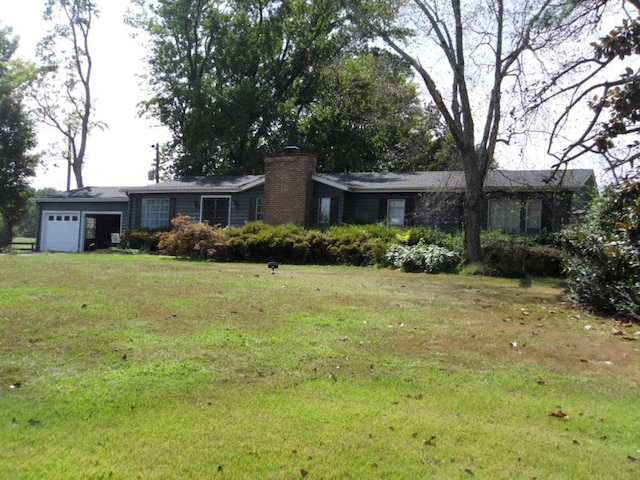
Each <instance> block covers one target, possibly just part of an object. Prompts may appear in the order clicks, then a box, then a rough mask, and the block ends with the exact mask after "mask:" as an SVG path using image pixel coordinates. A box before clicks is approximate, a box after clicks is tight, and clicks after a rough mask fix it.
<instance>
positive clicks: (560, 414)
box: [549, 410, 568, 418]
mask: <svg viewBox="0 0 640 480" xmlns="http://www.w3.org/2000/svg"><path fill="white" fill-rule="evenodd" d="M549 416H550V417H556V418H566V417H568V415H567V414H566V413H564V412H563V411H562V410H558V411H556V412H551V413H550V414H549Z"/></svg>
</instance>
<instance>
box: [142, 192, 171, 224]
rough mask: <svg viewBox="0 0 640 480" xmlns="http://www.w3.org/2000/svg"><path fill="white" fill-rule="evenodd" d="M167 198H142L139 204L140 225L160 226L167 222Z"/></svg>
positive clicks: (168, 203) (168, 206)
mask: <svg viewBox="0 0 640 480" xmlns="http://www.w3.org/2000/svg"><path fill="white" fill-rule="evenodd" d="M169 208H170V202H169V198H143V199H142V204H141V206H140V226H141V227H146V228H161V227H166V226H168V224H169Z"/></svg>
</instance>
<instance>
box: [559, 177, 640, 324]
mask: <svg viewBox="0 0 640 480" xmlns="http://www.w3.org/2000/svg"><path fill="white" fill-rule="evenodd" d="M564 239H565V242H566V244H567V249H568V251H569V253H570V254H571V256H570V257H569V259H568V260H567V266H566V267H567V272H568V276H569V290H570V291H571V293H572V295H573V297H574V298H575V300H576V301H578V302H580V303H582V304H584V305H588V306H589V307H592V308H594V309H595V310H598V311H604V312H610V313H615V314H617V315H620V316H622V317H626V318H633V319H636V320H638V319H640V174H638V173H637V174H636V175H635V176H634V177H631V178H629V179H627V180H626V181H624V182H623V183H621V184H619V185H614V186H611V187H608V188H607V189H606V190H605V192H604V193H603V195H602V197H601V198H599V199H596V200H595V201H594V202H593V204H592V205H591V207H590V210H589V213H588V217H587V221H586V222H584V223H581V224H580V225H577V226H575V227H572V228H570V229H567V230H566V231H565V232H564Z"/></svg>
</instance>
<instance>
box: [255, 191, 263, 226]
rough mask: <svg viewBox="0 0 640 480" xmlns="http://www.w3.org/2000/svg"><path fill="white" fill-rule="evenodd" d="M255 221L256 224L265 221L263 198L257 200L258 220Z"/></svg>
mask: <svg viewBox="0 0 640 480" xmlns="http://www.w3.org/2000/svg"><path fill="white" fill-rule="evenodd" d="M254 220H255V221H256V222H261V221H263V220H264V200H263V199H262V197H258V198H256V218H255V219H254Z"/></svg>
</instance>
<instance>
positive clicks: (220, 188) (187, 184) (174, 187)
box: [125, 175, 264, 193]
mask: <svg viewBox="0 0 640 480" xmlns="http://www.w3.org/2000/svg"><path fill="white" fill-rule="evenodd" d="M263 182H264V175H228V176H224V175H220V176H210V177H183V178H177V179H174V180H166V181H164V182H161V183H155V184H152V185H146V186H144V187H129V188H126V189H125V191H126V192H127V193H162V192H176V191H189V192H197V191H205V192H209V191H212V190H213V191H216V192H241V191H243V190H246V189H248V188H253V187H255V186H258V185H260V184H262V183H263Z"/></svg>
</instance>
